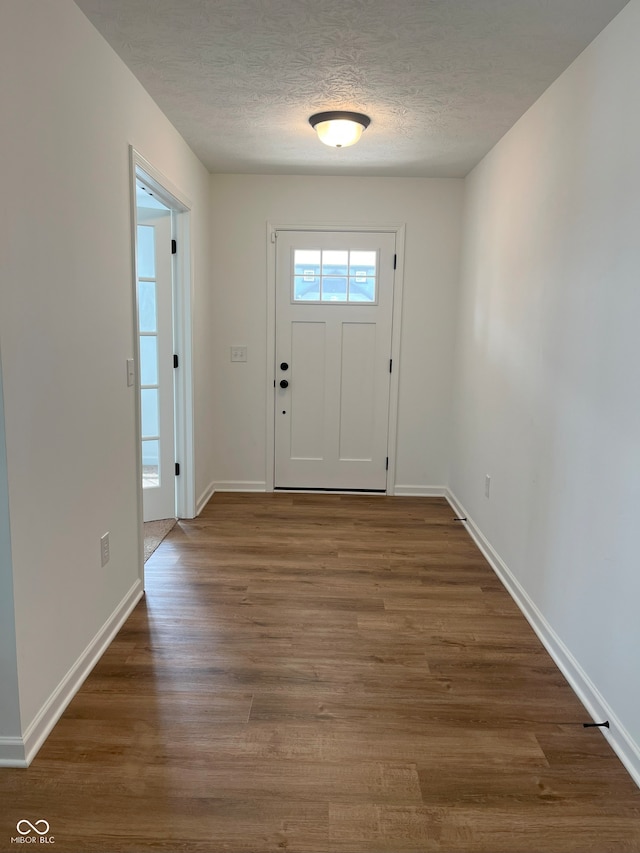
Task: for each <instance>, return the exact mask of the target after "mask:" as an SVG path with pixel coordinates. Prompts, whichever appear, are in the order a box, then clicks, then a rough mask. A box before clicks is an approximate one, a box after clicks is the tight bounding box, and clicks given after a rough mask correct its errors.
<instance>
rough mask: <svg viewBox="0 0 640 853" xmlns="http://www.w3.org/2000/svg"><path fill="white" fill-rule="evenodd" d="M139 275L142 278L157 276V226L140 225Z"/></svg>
mask: <svg viewBox="0 0 640 853" xmlns="http://www.w3.org/2000/svg"><path fill="white" fill-rule="evenodd" d="M138 275H139V276H140V278H155V276H156V254H155V228H154V227H153V226H152V225H138Z"/></svg>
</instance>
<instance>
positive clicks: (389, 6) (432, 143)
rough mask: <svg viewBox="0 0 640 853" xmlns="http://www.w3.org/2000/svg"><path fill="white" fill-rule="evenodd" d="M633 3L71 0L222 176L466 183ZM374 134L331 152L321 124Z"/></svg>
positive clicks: (563, 0) (606, 0)
mask: <svg viewBox="0 0 640 853" xmlns="http://www.w3.org/2000/svg"><path fill="white" fill-rule="evenodd" d="M626 2H627V0H76V3H77V5H78V6H79V7H80V8H81V9H82V10H83V12H84V13H85V14H86V15H87V17H88V18H89V19H90V20H91V22H92V23H93V24H94V25H95V27H96V28H97V29H98V30H99V31H100V32H101V33H102V35H103V36H104V37H105V38H106V40H107V41H108V42H109V43H110V44H111V45H112V47H113V48H114V49H115V50H116V52H117V53H118V54H119V55H120V56H121V58H122V59H123V60H124V62H125V63H126V64H127V65H128V66H129V68H130V69H131V70H132V71H133V73H134V74H135V75H136V77H137V78H138V79H139V80H140V81H141V83H142V84H143V86H145V88H146V89H147V91H148V92H149V93H150V94H151V96H152V97H153V98H154V99H155V101H156V102H157V103H158V105H159V106H160V107H161V109H162V110H163V111H164V112H165V113H166V115H167V116H168V117H169V118H170V120H171V121H172V122H173V124H174V125H175V126H176V127H177V128H178V130H179V131H180V132H181V133H182V135H183V136H184V137H185V139H186V140H187V141H188V143H189V144H190V145H191V147H192V148H193V150H194V151H195V152H196V154H197V155H198V156H199V157H200V159H201V160H202V161H203V162H204V163H205V165H206V166H207V167H208V168H209V169H210V171H212V172H248V173H264V174H269V173H272V174H274V173H275V174H334V175H336V174H337V175H340V174H350V175H358V174H360V175H405V176H448V177H456V176H463V175H465V174H466V173H467V172H468V171H469V169H470V168H472V167H473V166H474V165H475V164H476V163H477V162H478V161H479V160H480V159H481V158H482V157H483V156H484V154H486V152H487V151H488V150H489V149H490V148H491V147H492V146H493V145H494V144H495V143H496V142H497V141H498V139H500V137H501V136H502V135H503V134H504V133H505V132H506V131H507V130H508V129H509V128H510V127H511V126H512V125H513V124H514V122H515V121H516V120H517V119H518V118H519V117H520V116H521V115H522V114H523V113H524V112H525V111H526V110H527V108H528V107H529V106H530V105H531V104H532V103H533V102H534V101H535V100H536V98H537V97H538V96H539V95H540V94H541V93H542V92H543V91H544V90H545V89H546V88H547V86H549V84H550V83H551V82H553V80H555V78H556V77H558V76H559V75H560V73H561V72H562V71H564V69H565V68H566V67H567V66H568V65H569V64H570V63H571V61H572V60H573V59H574V58H575V57H576V56H577V55H578V54H579V53H580V52H581V51H582V50H583V49H584V48H585V47H586V46H587V44H589V42H590V41H592V40H593V38H594V37H595V36H596V35H597V34H598V33H599V32H600V31H601V30H602V29H603V28H604V27H605V26H606V24H607V23H608V22H609V21H610V20H611V19H612V18H613V17H614V16H615V15H616V14H617V13H618V12H619V11H620V10H621V9H622V8H623V7H624V6H625V5H626ZM331 109H349V110H356V111H358V112H363V113H366V114H367V115H369V116H370V117H371V126H370V127H369V129H368V130H367V131H366V132H365V133H364V135H363V137H362V140H361V141H360V142H359V143H358V145H356V146H354V147H353V148H344V149H330V148H327V147H326V146H324V145H322V144H321V143H320V142H319V141H318V140H317V138H316V136H315V134H314V132H313V131H312V129H311V128H310V126H309V124H308V117H309V116H310V115H311V114H312V113H314V112H319V111H323V110H331Z"/></svg>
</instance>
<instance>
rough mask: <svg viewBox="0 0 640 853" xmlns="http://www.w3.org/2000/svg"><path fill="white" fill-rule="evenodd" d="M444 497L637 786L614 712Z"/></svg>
mask: <svg viewBox="0 0 640 853" xmlns="http://www.w3.org/2000/svg"><path fill="white" fill-rule="evenodd" d="M445 496H446V498H447V500H448V501H449V503H450V504H451V506H452V508H453V510H454V512H455V513H456V515H457V516H458V517H460V518H466V522H465V525H466V528H467V530H468V531H469V534H470V536H471V538H472V539H473V540H474V542H475V543H476V545H477V546H478V548H479V549H480V551H482V553H483V554H484V556H485V558H486V559H487V561H488V563H489V565H490V566H491V568H492V569H493V570H494V572H495V573H496V575H497V576H498V578H499V579H500V581H501V582H502V584H503V585H504V587H505V588H506V590H507V592H508V593H509V595H510V596H511V597H512V598H513V600H514V601H515V603H516V604H517V605H518V607H519V608H520V610H521V611H522V613H523V615H524V617H525V618H526V620H527V622H528V623H529V624H530V625H531V627H532V628H533V630H534V631H535V633H536V635H537V636H538V639H539V640H540V642H541V643H542V645H543V646H544V647H545V649H546V650H547V651H548V652H549V654H550V656H551V657H552V658H553V660H554V662H555V664H556V665H557V667H558V669H559V670H560V672H561V673H562V674H563V675H564V677H565V678H566V680H567V681H568V683H569V686H570V687H571V689H572V690H573V692H574V693H575V694H576V696H577V697H578V699H579V700H580V701H581V702H582V704H583V705H584V707H585V710H586V711H587V713H588V714H589V716H590V717H591V719H592V720H593V721H594V722H597V723H600V722H603V721H605V720H608V721H609V726H610V727H609V728H608V729H607V728H601V729H600V732H601V733H602V734H603V735H604V737H605V738H606V739H607V740H608V741H609V743H610V744H611V748H612V749H613V750H614V752H615V753H616V755H617V756H618V758H619V759H620V761H621V762H622V763H623V764H624V766H625V768H626V769H627V771H628V772H629V775H630V776H631V778H632V779H633V781H634V782H635V783H636V785H638V787H640V744H637V743H636V742H635V741H634V739H633V738H632V737H631V735H630V734H629V732H628V731H627V729H626V728H625V727H624V725H623V724H622V723H621V722H620V720H619V719H618V717H617V715H616V713H615V711H614V710H613V709H612V708H611V706H610V705H609V704H608V703H607V701H606V699H605V698H604V696H603V695H602V694H601V693H600V691H599V690H598V688H597V687H596V686H595V684H594V683H593V682H592V681H591V679H590V678H589V676H588V675H587V673H586V672H585V671H584V669H583V668H582V667H581V666H580V664H579V663H578V661H577V660H576V659H575V657H574V656H573V654H572V653H571V651H570V650H569V648H568V647H567V646H566V645H565V644H564V643H563V641H562V640H561V639H560V637H559V636H558V635H557V634H556V632H555V631H554V630H553V628H552V627H551V625H550V624H549V623H548V622H547V620H546V619H545V617H544V615H543V614H542V612H541V611H540V610H539V609H538V607H537V605H536V604H535V603H534V602H533V601H532V599H531V598H530V597H529V595H528V594H527V592H526V590H525V589H524V587H523V586H522V585H521V584H520V582H519V581H518V579H517V578H516V577H515V575H514V574H513V573H512V572H511V570H510V569H509V567H508V566H507V565H506V564H505V563H504V562H503V560H502V559H501V557H500V555H499V554H498V553H497V552H496V551H495V550H494V548H493V547H492V545H491V543H490V542H489V541H488V540H487V539H486V538H485V536H484V534H483V533H482V531H481V530H480V528H479V527H478V526H477V525H476V524H475V522H474V521H473V519H472V518H470V516H469V514H468V513H467V512H466V510H465V509H464V507H463V506H462V504H461V503H460V501H459V500H458V499H457V498H456V496H455V495H454V494H453V493H452V492H451V491H449V490H448V489H447V490H446V495H445Z"/></svg>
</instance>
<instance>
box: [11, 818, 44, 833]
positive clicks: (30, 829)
mask: <svg viewBox="0 0 640 853" xmlns="http://www.w3.org/2000/svg"><path fill="white" fill-rule="evenodd" d="M25 826H26V827H27V828H26V829H23V828H22V827H25ZM39 826H44V829H38V827H39ZM16 829H17V830H18V832H19V833H20V835H29V833H30V832H37V833H38V835H46V834H47V832H49V824H48V823H47V821H46V820H37V821H36V822H35V824H34V823H31V821H28V820H19V821H18V823H17V824H16Z"/></svg>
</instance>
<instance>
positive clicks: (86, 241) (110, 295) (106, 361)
mask: <svg viewBox="0 0 640 853" xmlns="http://www.w3.org/2000/svg"><path fill="white" fill-rule="evenodd" d="M0 57H1V59H0V62H1V63H2V67H1V72H2V73H1V74H0V78H1V79H2V80H3V81H4V84H3V86H2V89H1V95H0V97H1V104H0V114H1V115H2V121H3V133H2V136H1V138H0V146H1V147H2V151H1V157H0V163H1V166H0V168H2V188H3V198H4V204H3V206H2V207H3V209H2V214H1V215H2V219H3V221H2V227H1V228H0V232H1V237H0V239H2V240H3V242H4V241H6V243H5V244H4V245H3V246H2V251H1V253H0V255H1V257H2V275H1V291H0V340H1V341H2V356H3V385H4V403H5V426H6V449H7V466H8V477H7V479H8V497H9V506H10V524H11V550H12V563H13V571H12V575H13V587H14V595H15V622H16V642H17V663H18V676H19V685H20V686H19V692H20V707H21V725H22V732H23V734H24V733H25V732H29V731H30V727H32V726H33V723H34V721H35V720H36V719H37V718H38V715H39V714H40V713H41V712H42V711H43V710H44V709H46V706H47V702H49V701H50V700H52V699H53V698H55V697H54V694H55V691H56V689H57V688H59V687H60V685H61V684H62V683H63V680H64V679H65V676H67V674H68V673H69V671H70V669H71V667H72V666H73V665H74V664H75V663H76V662H77V661H78V659H79V658H80V657H81V656H82V655H83V653H84V652H85V650H86V649H87V647H88V645H89V644H90V643H91V642H92V641H94V640H95V638H96V636H97V634H98V632H99V631H100V629H101V628H102V627H103V626H104V625H105V623H107V621H108V620H109V619H110V617H112V616H113V614H114V612H116V610H117V608H118V607H119V605H120V604H121V603H122V602H123V601H124V600H125V598H126V596H127V594H128V593H130V592H131V590H132V589H134V587H135V585H136V581H137V578H138V553H139V552H138V544H139V533H138V530H139V527H138V514H137V483H136V467H135V460H136V445H137V438H136V426H135V391H134V389H133V388H128V387H127V385H126V371H125V361H126V359H127V358H128V357H131V356H132V355H133V348H134V344H133V341H134V333H133V329H134V320H133V298H132V281H131V268H132V267H131V257H132V255H131V219H130V174H129V148H128V147H129V144H132V145H133V146H134V147H135V148H136V149H137V150H138V151H139V152H140V153H141V154H142V155H143V156H144V157H146V159H147V160H149V161H150V162H151V163H152V164H153V165H154V166H155V167H156V168H157V169H158V170H159V171H160V172H162V173H163V174H164V175H166V177H167V178H168V179H169V180H170V181H171V183H172V184H173V185H174V186H176V187H178V188H179V189H180V190H181V191H182V192H183V193H184V195H185V196H187V197H189V198H190V199H191V201H192V204H193V216H192V223H193V249H194V251H193V259H194V273H195V292H194V303H195V304H194V308H195V313H196V317H199V316H201V315H204V316H208V315H209V313H210V310H211V309H210V303H209V298H210V291H209V287H208V284H209V282H208V274H209V270H208V257H209V255H208V244H207V240H208V234H209V222H208V208H209V186H208V181H209V175H208V173H207V171H206V170H205V169H204V167H203V166H202V165H201V164H200V163H199V161H198V160H197V159H196V158H195V156H194V155H193V154H192V152H191V151H190V150H189V149H188V148H187V146H186V144H185V143H184V141H183V140H182V138H181V137H180V136H179V135H178V133H177V132H176V131H175V129H174V128H173V127H172V126H171V125H170V124H169V123H168V121H167V120H166V119H165V117H164V116H163V114H162V113H161V112H160V110H159V109H158V108H157V107H156V105H155V104H154V103H153V102H152V101H151V99H150V98H149V96H148V95H147V94H146V92H145V91H144V90H143V89H142V87H141V86H140V85H139V84H138V83H137V81H136V80H135V78H134V77H133V76H132V74H131V73H130V72H129V71H128V70H127V69H126V68H125V66H124V65H123V64H122V62H121V61H120V60H119V59H118V58H117V57H116V55H115V54H114V53H113V51H112V50H111V48H109V47H108V46H107V44H106V43H105V42H104V40H103V39H102V38H101V37H100V36H99V35H98V33H97V32H96V31H95V30H94V28H93V27H92V26H91V25H90V24H89V22H88V21H87V20H86V18H85V17H84V16H83V15H82V13H81V12H80V11H79V9H78V8H77V7H76V6H75V5H74V3H72V2H71V0H50V2H47V3H42V2H39V0H20V2H17V0H13V2H9V3H3V4H2V24H1V26H0ZM206 325H207V324H206V322H205V321H204V320H201V319H200V320H198V321H197V322H196V329H195V334H196V340H195V377H196V379H195V381H196V394H197V398H198V402H197V408H196V441H197V445H196V462H197V465H196V468H197V472H198V473H197V476H198V481H199V483H201V482H205V483H206V482H208V481H209V480H210V479H211V472H210V470H209V466H210V464H211V459H210V454H209V453H208V450H207V447H206V446H203V441H207V440H208V438H207V436H208V427H207V421H208V420H209V417H210V414H209V403H210V393H209V390H208V389H210V387H211V380H210V376H209V373H208V371H209V365H210V361H211V359H210V356H209V350H208V346H209V344H208V340H209V338H208V329H207V328H206ZM96 447H97V448H99V449H100V452H99V453H96V452H95V451H96ZM107 530H108V531H110V539H111V560H110V562H109V563H108V565H107V566H106V567H105V568H104V569H102V568H101V567H100V558H99V557H100V549H99V538H100V536H101V534H102V533H104V532H105V531H107ZM0 583H3V585H4V586H5V588H3V589H2V590H0V598H2V596H3V595H4V594H5V593H6V591H7V589H6V578H4V579H2V578H0ZM3 690H4V685H3ZM2 725H4V718H3V722H2ZM2 734H3V731H2V730H0V736H2Z"/></svg>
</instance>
